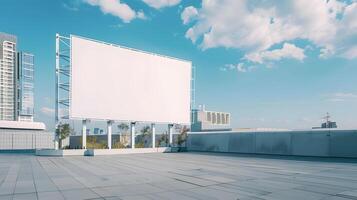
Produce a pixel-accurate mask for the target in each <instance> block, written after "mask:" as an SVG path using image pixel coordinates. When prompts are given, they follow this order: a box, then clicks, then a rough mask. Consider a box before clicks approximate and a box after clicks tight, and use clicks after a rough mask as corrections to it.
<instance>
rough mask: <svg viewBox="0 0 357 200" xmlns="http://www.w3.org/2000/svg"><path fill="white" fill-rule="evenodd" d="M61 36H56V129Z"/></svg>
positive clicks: (56, 147)
mask: <svg viewBox="0 0 357 200" xmlns="http://www.w3.org/2000/svg"><path fill="white" fill-rule="evenodd" d="M59 40H60V36H59V34H58V33H57V34H56V87H55V90H56V94H55V129H57V128H58V123H59V111H58V109H59V105H58V103H59V81H60V80H59V70H60V58H59V56H60V55H59V54H60V41H59ZM58 140H59V138H58V136H57V134H56V132H55V149H58Z"/></svg>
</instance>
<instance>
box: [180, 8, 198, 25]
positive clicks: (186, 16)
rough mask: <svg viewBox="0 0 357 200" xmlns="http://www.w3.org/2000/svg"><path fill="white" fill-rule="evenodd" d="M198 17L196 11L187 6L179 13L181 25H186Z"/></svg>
mask: <svg viewBox="0 0 357 200" xmlns="http://www.w3.org/2000/svg"><path fill="white" fill-rule="evenodd" d="M197 16H198V11H197V9H196V8H195V7H193V6H189V7H186V8H185V9H184V10H183V12H182V13H181V19H182V22H183V24H188V23H189V22H190V21H192V20H193V19H194V18H196V17H197Z"/></svg>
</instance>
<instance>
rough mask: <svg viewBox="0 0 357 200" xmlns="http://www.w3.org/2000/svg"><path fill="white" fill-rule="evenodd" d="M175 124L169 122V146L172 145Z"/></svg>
mask: <svg viewBox="0 0 357 200" xmlns="http://www.w3.org/2000/svg"><path fill="white" fill-rule="evenodd" d="M173 128H174V125H173V124H169V125H168V129H169V146H170V147H172V132H173Z"/></svg>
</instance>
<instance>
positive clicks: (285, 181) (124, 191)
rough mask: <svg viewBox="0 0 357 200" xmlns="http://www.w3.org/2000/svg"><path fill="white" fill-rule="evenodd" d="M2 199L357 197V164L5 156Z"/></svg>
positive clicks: (218, 157) (185, 156)
mask: <svg viewBox="0 0 357 200" xmlns="http://www.w3.org/2000/svg"><path fill="white" fill-rule="evenodd" d="M0 199H26V200H28V199H50V200H56V199H180V200H181V199H182V200H185V199H204V200H209V199H274V200H276V199H284V200H285V199H304V200H307V199H336V200H337V199H338V200H348V199H357V161H356V160H347V159H346V160H343V159H321V158H294V157H279V156H248V155H234V154H223V153H222V154H214V153H165V154H159V153H157V154H132V155H116V156H96V157H81V156H78V157H36V156H33V155H24V154H0Z"/></svg>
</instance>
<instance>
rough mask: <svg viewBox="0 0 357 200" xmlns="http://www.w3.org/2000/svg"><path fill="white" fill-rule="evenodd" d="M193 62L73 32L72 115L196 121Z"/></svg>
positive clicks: (73, 116)
mask: <svg viewBox="0 0 357 200" xmlns="http://www.w3.org/2000/svg"><path fill="white" fill-rule="evenodd" d="M191 67H192V65H191V62H188V61H182V60H178V59H173V58H168V57H164V56H159V55H155V54H150V53H146V52H141V51H138V50H132V49H128V48H123V47H119V46H115V45H111V44H106V43H102V42H97V41H93V40H88V39H84V38H81V37H77V36H71V83H70V87H71V89H70V109H69V114H70V118H71V119H99V120H122V121H138V122H157V123H177V124H188V123H190V100H191V97H190V89H191Z"/></svg>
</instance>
